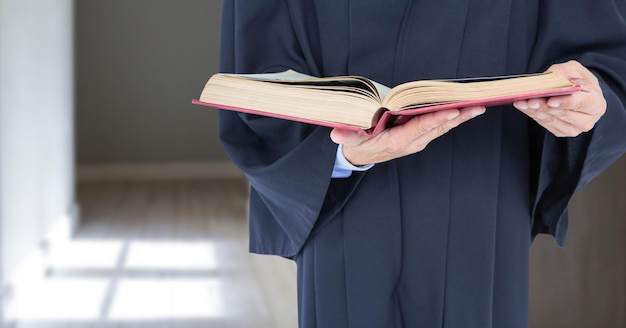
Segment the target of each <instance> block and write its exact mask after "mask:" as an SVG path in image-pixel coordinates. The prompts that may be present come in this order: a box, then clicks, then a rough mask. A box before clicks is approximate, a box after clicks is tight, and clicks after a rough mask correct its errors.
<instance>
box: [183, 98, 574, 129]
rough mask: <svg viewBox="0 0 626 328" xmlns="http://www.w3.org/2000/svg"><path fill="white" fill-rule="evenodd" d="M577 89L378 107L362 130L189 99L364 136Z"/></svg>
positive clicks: (194, 100) (220, 107)
mask: <svg viewBox="0 0 626 328" xmlns="http://www.w3.org/2000/svg"><path fill="white" fill-rule="evenodd" d="M579 90H580V86H573V87H569V88H564V89H558V90H549V91H540V92H532V93H523V94H516V95H513V96H505V97H494V98H483V99H478V100H470V101H462V102H450V103H443V104H436V105H428V106H422V107H416V108H412V109H404V110H399V111H390V110H386V109H384V108H381V109H380V110H379V115H376V116H377V117H375V118H374V122H372V127H371V128H369V129H362V128H361V127H358V126H353V125H346V124H340V123H333V122H327V121H318V120H310V119H305V118H300V117H293V116H287V115H280V114H275V113H268V112H262V111H259V110H255V109H250V108H238V107H232V106H226V105H220V104H213V103H206V102H202V101H199V100H197V99H193V100H192V103H193V104H195V105H202V106H207V107H214V108H219V109H224V110H231V111H237V112H242V113H249V114H255V115H261V116H267V117H274V118H280V119H285V120H291V121H296V122H302V123H308V124H315V125H320V126H326V127H331V128H340V129H346V130H352V131H359V132H362V133H364V134H366V135H371V136H374V135H376V134H378V133H380V132H382V131H383V130H385V129H386V128H388V127H390V126H393V125H397V124H402V123H404V122H406V121H408V120H409V119H411V118H412V117H414V116H416V115H420V114H424V113H429V112H434V111H439V110H444V109H452V108H464V107H471V106H486V107H493V106H500V105H506V104H512V103H513V102H515V101H518V100H525V99H533V98H546V97H552V96H558V95H567V94H571V93H574V92H577V91H579Z"/></svg>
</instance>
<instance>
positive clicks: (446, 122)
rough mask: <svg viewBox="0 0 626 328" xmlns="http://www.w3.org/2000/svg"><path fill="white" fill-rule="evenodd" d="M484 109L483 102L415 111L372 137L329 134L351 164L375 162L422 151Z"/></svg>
mask: <svg viewBox="0 0 626 328" xmlns="http://www.w3.org/2000/svg"><path fill="white" fill-rule="evenodd" d="M484 112H485V107H484V106H475V107H467V108H461V109H448V110H442V111H438V112H433V113H427V114H422V115H418V116H416V117H414V118H412V119H410V120H409V121H407V122H406V123H404V124H401V125H397V126H394V127H392V128H389V129H387V130H385V131H383V132H381V133H379V134H378V135H376V136H374V137H370V136H366V135H363V134H362V133H359V132H356V131H349V130H342V129H333V130H332V131H331V133H330V138H331V139H332V140H333V142H335V143H337V144H343V155H344V156H345V158H346V159H347V160H348V161H349V162H350V163H352V164H353V165H356V166H359V165H367V164H376V163H381V162H386V161H389V160H392V159H395V158H399V157H403V156H406V155H410V154H414V153H417V152H419V151H422V150H424V148H426V146H427V145H428V144H429V143H430V142H431V141H433V140H435V139H436V138H438V137H440V136H442V135H443V134H445V133H447V132H448V131H450V130H451V129H453V128H455V127H457V126H459V125H460V124H461V123H464V122H466V121H469V120H470V119H472V118H474V117H476V116H478V115H481V114H483V113H484Z"/></svg>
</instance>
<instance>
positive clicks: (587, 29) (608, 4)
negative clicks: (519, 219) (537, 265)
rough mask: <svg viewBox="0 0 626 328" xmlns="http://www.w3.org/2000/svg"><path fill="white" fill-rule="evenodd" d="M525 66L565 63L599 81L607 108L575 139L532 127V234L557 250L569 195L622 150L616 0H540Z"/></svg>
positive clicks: (624, 123)
mask: <svg viewBox="0 0 626 328" xmlns="http://www.w3.org/2000/svg"><path fill="white" fill-rule="evenodd" d="M540 6H542V8H540V16H539V22H540V23H539V29H538V32H539V37H538V42H537V44H536V46H535V50H534V52H533V55H532V60H531V63H530V64H531V67H533V68H534V69H536V70H538V71H540V70H544V69H546V68H547V67H548V66H549V65H550V64H554V63H560V62H564V61H567V60H570V59H573V60H577V61H579V62H581V63H582V64H583V65H584V66H586V67H587V68H589V69H590V70H591V71H592V72H593V73H594V74H595V75H596V77H598V79H599V81H600V86H601V88H602V92H603V95H604V97H605V98H606V101H607V110H606V113H605V115H604V116H602V118H601V119H600V120H599V121H598V122H597V124H596V126H595V127H594V128H593V129H592V130H591V131H590V132H588V133H583V134H581V135H580V136H578V137H576V138H557V137H554V136H553V135H552V134H551V133H549V132H546V131H545V130H543V129H541V128H539V127H538V126H535V127H534V136H535V138H536V140H538V141H539V144H541V146H540V148H539V149H540V150H539V153H538V155H539V157H540V159H539V160H540V163H541V164H540V166H539V170H538V172H537V173H538V183H537V193H536V200H535V204H534V211H533V213H534V218H533V219H534V220H533V235H536V234H538V233H549V234H552V235H554V237H555V241H556V242H557V244H558V245H560V246H563V245H564V242H565V235H566V231H567V219H568V217H567V204H568V202H569V200H570V199H571V197H572V195H573V194H574V192H575V191H577V190H578V189H580V188H582V187H583V186H584V185H585V184H586V183H587V182H589V181H590V180H591V179H593V178H594V177H596V176H597V175H598V174H600V172H602V171H603V170H604V169H606V168H607V167H608V166H609V165H610V164H611V163H613V162H614V161H615V160H616V159H617V158H619V156H621V155H622V153H623V152H624V151H626V109H625V104H626V94H625V90H626V18H625V17H626V8H625V5H624V2H623V1H621V0H619V1H618V0H602V1H559V0H557V1H543V2H541V4H540Z"/></svg>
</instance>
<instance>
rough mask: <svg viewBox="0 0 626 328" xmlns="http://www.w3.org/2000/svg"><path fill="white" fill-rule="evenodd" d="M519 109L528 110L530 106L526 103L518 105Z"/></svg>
mask: <svg viewBox="0 0 626 328" xmlns="http://www.w3.org/2000/svg"><path fill="white" fill-rule="evenodd" d="M517 108H519V109H522V110H526V109H528V105H527V104H526V103H523V104H520V105H518V106H517Z"/></svg>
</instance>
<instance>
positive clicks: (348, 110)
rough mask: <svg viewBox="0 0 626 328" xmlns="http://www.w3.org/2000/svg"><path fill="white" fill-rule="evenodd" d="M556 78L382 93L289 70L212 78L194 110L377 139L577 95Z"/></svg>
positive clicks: (350, 79)
mask: <svg viewBox="0 0 626 328" xmlns="http://www.w3.org/2000/svg"><path fill="white" fill-rule="evenodd" d="M579 89H580V88H579V87H578V86H575V85H572V83H570V82H569V81H568V80H567V79H566V78H564V77H562V76H560V75H558V74H556V73H541V74H528V75H512V76H501V77H489V78H471V79H460V80H423V81H414V82H407V83H403V84H400V85H398V86H396V87H394V88H389V87H386V86H384V85H382V84H379V83H376V82H374V81H372V80H370V79H367V78H365V77H361V76H335V77H322V78H318V77H313V76H309V75H305V74H302V73H298V72H295V71H293V70H287V71H284V72H280V73H268V74H224V73H218V74H215V75H213V76H212V77H211V78H210V79H209V81H208V82H207V83H206V85H205V87H204V89H203V91H202V93H201V95H200V98H199V100H195V99H194V100H193V101H192V102H193V103H194V104H199V105H205V106H210V107H217V108H221V109H227V110H235V111H239V112H245V113H252V114H258V115H264V116H270V117H277V118H283V119H288V120H293V121H299V122H305V123H311V124H317V125H322V126H328V127H340V128H344V129H349V130H356V131H362V132H364V133H366V134H377V133H379V132H380V131H382V130H384V129H385V128H387V127H389V126H391V125H393V124H401V123H403V122H406V121H407V120H408V119H410V118H411V117H412V116H414V115H418V114H422V113H427V112H432V111H436V110H442V109H449V108H461V107H469V106H474V105H484V106H496V105H503V104H508V103H512V102H514V101H516V100H522V99H530V98H539V97H548V96H554V95H563V94H568V93H573V92H576V91H578V90H579Z"/></svg>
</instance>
